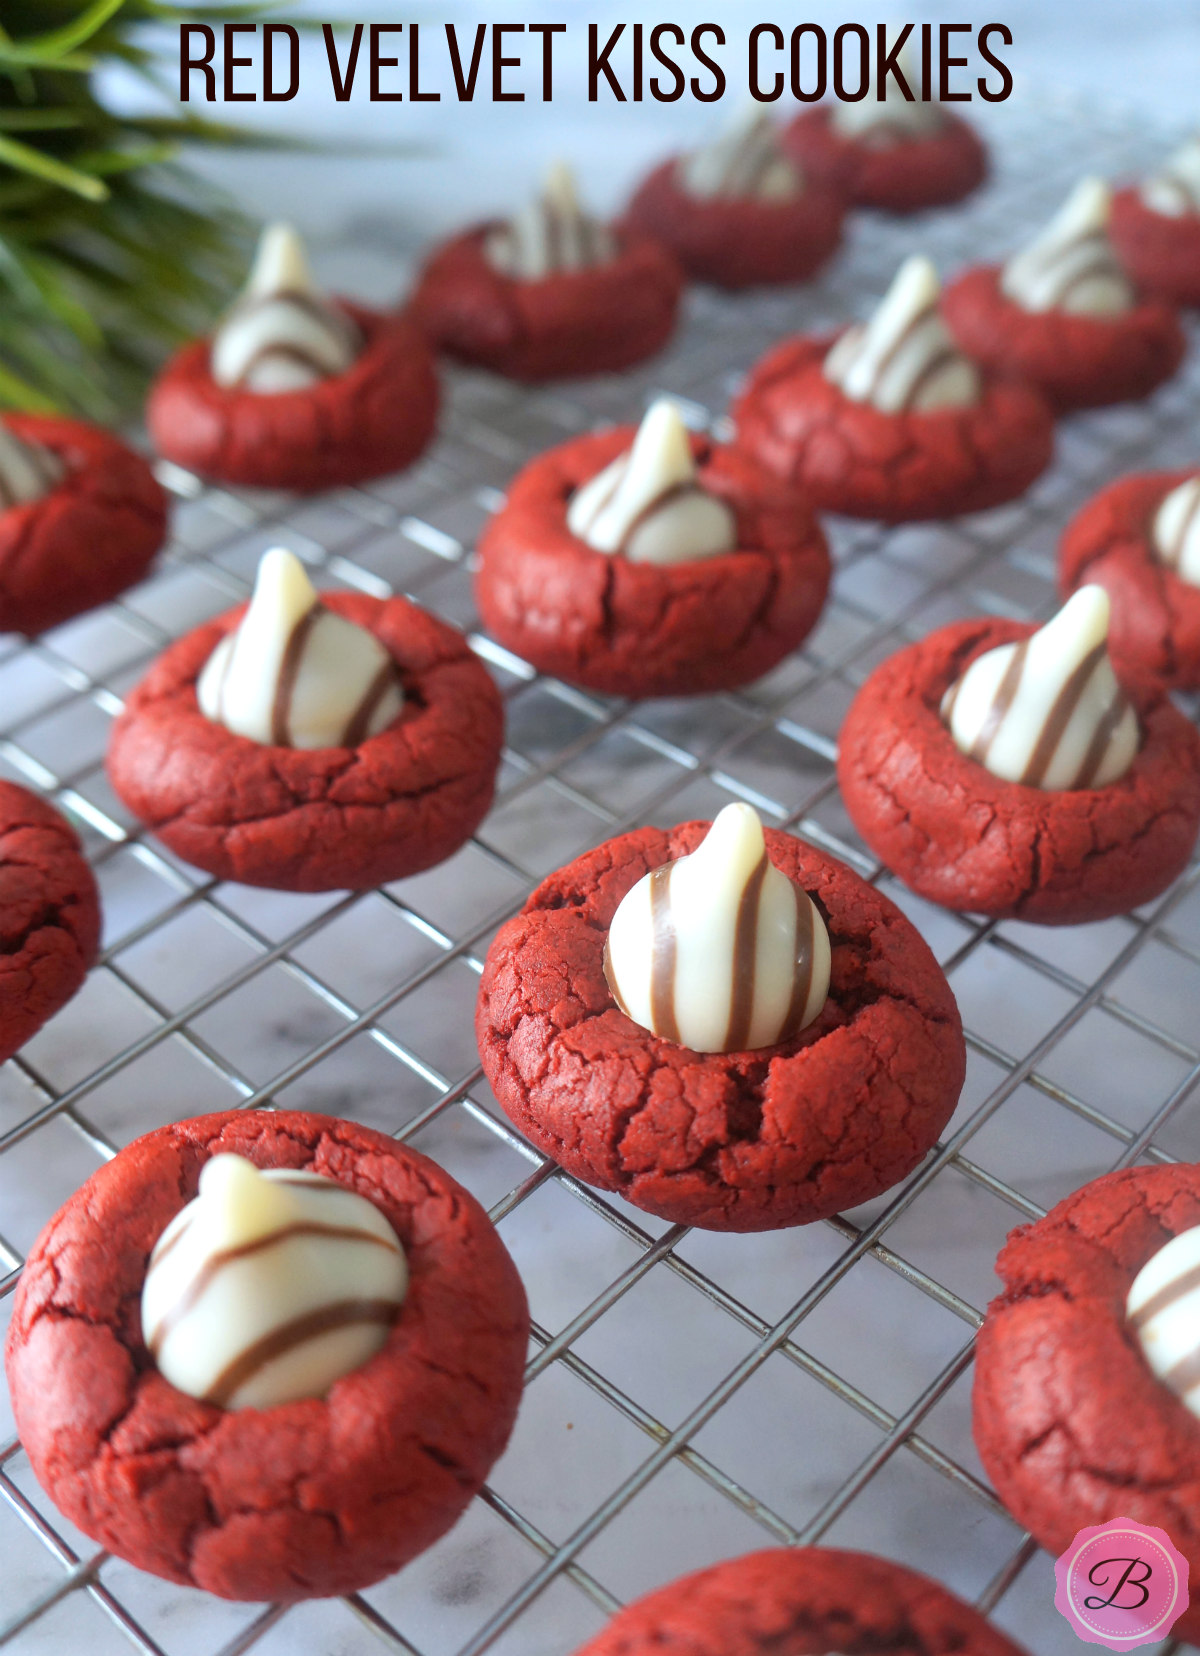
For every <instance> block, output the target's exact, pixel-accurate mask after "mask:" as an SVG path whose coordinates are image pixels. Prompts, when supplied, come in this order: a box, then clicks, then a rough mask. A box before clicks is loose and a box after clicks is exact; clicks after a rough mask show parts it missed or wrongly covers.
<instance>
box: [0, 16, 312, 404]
mask: <svg viewBox="0 0 1200 1656" xmlns="http://www.w3.org/2000/svg"><path fill="white" fill-rule="evenodd" d="M2 9H3V25H2V26H0V407H10V408H21V409H28V410H33V411H46V410H48V409H52V408H60V409H71V410H76V411H79V412H82V413H85V414H88V415H91V416H92V417H95V418H100V419H114V418H118V417H122V416H125V415H127V414H128V413H129V412H130V411H131V410H132V409H134V408H135V407H136V406H137V405H138V401H139V399H140V398H141V397H142V396H143V395H144V392H145V386H146V381H147V378H148V376H149V375H150V373H152V372H153V370H154V368H155V367H156V366H157V365H158V363H159V362H161V360H162V357H163V355H164V353H165V352H166V350H167V349H169V348H170V347H171V346H173V345H175V344H176V343H178V341H179V340H181V339H184V338H186V337H188V336H189V335H191V334H194V333H196V332H198V331H199V330H201V329H202V328H203V327H205V326H206V325H207V324H208V322H209V321H210V320H211V317H212V314H213V311H214V310H215V309H216V308H217V307H218V306H219V305H220V304H221V303H223V302H224V300H225V298H226V297H227V295H228V293H229V291H230V289H231V287H232V285H233V284H234V283H235V281H236V280H237V277H238V274H239V270H240V267H241V266H242V264H243V262H244V257H245V237H246V226H245V225H244V224H243V222H242V221H241V220H240V219H239V218H238V216H237V215H236V214H235V213H234V212H232V210H231V209H230V206H229V204H228V202H227V201H225V200H224V199H223V198H222V197H220V196H219V195H218V194H217V192H215V191H214V190H213V189H212V188H211V187H209V186H208V185H206V184H203V183H201V182H199V181H198V180H197V179H195V178H194V177H193V176H191V175H190V174H188V173H187V172H186V171H184V170H183V168H182V167H181V166H180V165H179V164H178V161H177V157H178V154H179V149H180V146H181V145H182V144H184V143H186V144H188V145H193V144H214V145H219V146H223V147H228V146H229V145H230V144H236V143H254V144H259V143H261V140H259V139H258V138H257V137H254V138H250V137H248V136H247V135H246V134H245V133H242V132H240V131H239V130H238V129H236V128H234V127H230V126H227V125H225V124H223V123H218V122H211V123H210V122H207V121H204V120H202V119H201V118H199V117H197V116H195V115H182V116H180V115H172V114H166V115H163V116H140V117H128V116H124V115H118V114H116V113H114V112H113V111H112V110H110V109H108V108H107V107H106V106H105V105H104V104H103V103H102V102H101V101H100V98H99V96H98V93H97V89H96V86H95V83H94V80H93V71H94V70H95V69H96V68H97V67H98V66H100V65H103V64H105V63H106V62H108V63H111V62H114V61H118V62H121V63H124V64H125V65H126V66H127V67H132V68H134V69H135V71H140V70H143V69H145V68H147V67H148V63H149V60H148V59H147V56H146V53H145V51H144V50H143V47H142V44H141V41H140V39H139V31H140V30H142V29H143V28H144V27H145V25H146V24H159V25H161V24H164V23H166V24H174V25H177V24H179V23H186V22H190V21H193V20H195V21H209V22H211V21H218V22H219V21H227V20H230V19H233V18H236V19H237V20H239V21H244V22H258V21H262V20H264V19H269V18H277V17H278V16H279V8H278V5H276V4H273V3H270V0H268V3H264V4H260V5H252V4H234V5H225V4H220V3H217V4H213V5H209V6H205V7H201V6H188V5H182V4H174V3H171V0H90V3H83V0H4V3H3V8H2Z"/></svg>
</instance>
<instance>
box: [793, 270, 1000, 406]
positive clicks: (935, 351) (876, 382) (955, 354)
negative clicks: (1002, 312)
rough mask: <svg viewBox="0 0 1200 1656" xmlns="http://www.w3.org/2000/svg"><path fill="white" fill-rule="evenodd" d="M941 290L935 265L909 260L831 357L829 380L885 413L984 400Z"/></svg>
mask: <svg viewBox="0 0 1200 1656" xmlns="http://www.w3.org/2000/svg"><path fill="white" fill-rule="evenodd" d="M941 294H942V289H941V284H940V283H939V281H938V277H937V271H936V270H935V269H934V267H933V265H932V264H931V263H930V261H929V260H928V259H926V258H924V257H922V256H921V255H920V254H916V253H914V254H913V255H912V257H911V258H908V259H905V261H904V263H903V264H902V265H901V266H900V269H899V270H898V271H897V272H896V275H895V277H894V278H893V280H892V285H891V287H890V288H889V289H888V290H887V293H886V294H885V295H884V297H883V299H882V301H881V302H880V304H879V307H878V309H877V310H876V312H875V314H874V316H872V318H871V320H870V321H869V322H868V323H866V324H865V325H863V324H861V323H860V324H859V325H858V326H856V327H852V328H847V329H846V331H845V333H844V334H842V335H841V337H840V338H839V339H838V340H837V341H836V342H835V343H834V345H833V348H832V349H831V350H830V351H829V353H828V355H827V356H826V358H825V364H824V373H825V378H826V379H827V380H830V381H831V382H832V383H833V384H834V385H837V386H840V387H841V389H842V391H843V392H844V393H845V395H846V396H847V397H849V398H850V399H851V401H853V402H863V403H870V404H871V405H872V406H873V407H874V408H878V409H880V410H881V411H882V412H883V413H885V414H898V413H900V412H901V411H903V410H905V409H913V410H916V411H917V412H920V413H932V412H933V411H935V410H936V409H939V408H964V407H967V406H969V405H970V404H972V403H977V402H978V401H979V394H980V390H981V381H980V377H979V370H978V368H976V366H975V364H974V363H973V362H972V361H971V360H970V359H969V358H968V357H965V356H963V354H962V352H961V351H960V350H959V349H958V347H957V346H956V345H955V343H954V341H953V339H951V337H950V332H949V329H948V328H947V327H946V324H945V323H944V322H943V321H942V318H941V314H940V312H939V310H938V301H939V299H940V298H941Z"/></svg>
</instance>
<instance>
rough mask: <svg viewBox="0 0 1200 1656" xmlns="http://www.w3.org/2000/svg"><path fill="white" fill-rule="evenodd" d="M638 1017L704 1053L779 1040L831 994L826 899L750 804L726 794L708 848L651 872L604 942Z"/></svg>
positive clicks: (617, 991)
mask: <svg viewBox="0 0 1200 1656" xmlns="http://www.w3.org/2000/svg"><path fill="white" fill-rule="evenodd" d="M604 969H605V973H606V975H607V977H608V983H609V987H610V988H611V990H612V992H613V996H614V998H615V1000H616V1002H617V1004H618V1006H619V1007H620V1008H621V1010H622V1011H623V1012H624V1013H625V1014H626V1016H628V1017H630V1018H632V1019H633V1021H634V1023H637V1024H641V1026H642V1028H643V1029H648V1030H650V1031H651V1033H652V1034H655V1035H661V1036H663V1037H665V1038H666V1039H667V1040H670V1041H675V1042H677V1043H678V1044H679V1045H680V1046H685V1047H690V1048H691V1049H692V1051H693V1052H747V1051H753V1050H755V1049H756V1048H759V1047H768V1046H774V1045H775V1043H776V1042H777V1041H781V1040H785V1039H789V1038H790V1037H791V1036H793V1035H795V1034H797V1033H798V1032H799V1031H800V1030H801V1029H803V1028H805V1027H806V1026H807V1025H808V1024H810V1023H811V1022H812V1021H813V1019H814V1018H815V1017H817V1015H818V1014H819V1013H820V1011H821V1008H822V1007H823V1006H824V1005H825V1000H826V997H827V995H828V993H829V971H830V949H829V934H828V932H827V931H826V930H825V922H824V920H822V918H821V915H820V913H819V912H818V910H817V908H816V906H815V904H814V903H813V902H812V899H811V898H810V897H808V895H807V894H806V893H805V892H803V891H801V890H800V889H799V887H798V886H795V885H793V883H792V881H791V880H789V879H788V877H787V875H786V874H783V873H782V872H781V871H780V870H779V869H778V868H776V867H775V865H774V863H773V862H772V861H771V860H770V858H769V857H768V855H767V849H766V845H765V843H764V840H763V830H762V823H761V822H760V821H759V820H758V817H757V815H756V814H755V812H754V811H753V810H752V809H751V807H750V806H749V805H726V807H725V809H724V810H723V811H721V812H719V813H718V815H717V817H716V820H715V821H714V822H713V825H712V827H711V828H710V829H709V831H708V833H707V834H706V835H705V837H704V839H703V840H702V841H701V842H700V844H699V845H698V846H697V847H696V849H695V850H694V851H693V852H692V853H691V854H690V855H689V856H686V857H680V858H678V859H677V860H676V861H675V862H672V863H666V864H664V866H663V867H662V868H656V869H655V870H654V871H653V872H652V873H650V874H647V875H646V876H645V877H644V878H643V879H641V880H639V881H638V883H637V884H636V885H635V886H634V887H633V889H632V890H631V891H629V892H627V893H626V895H625V896H624V897H623V898H622V900H621V902H620V904H619V906H618V908H617V912H616V913H615V914H614V915H613V918H612V924H611V926H610V927H609V931H608V943H607V945H606V947H605V951H604Z"/></svg>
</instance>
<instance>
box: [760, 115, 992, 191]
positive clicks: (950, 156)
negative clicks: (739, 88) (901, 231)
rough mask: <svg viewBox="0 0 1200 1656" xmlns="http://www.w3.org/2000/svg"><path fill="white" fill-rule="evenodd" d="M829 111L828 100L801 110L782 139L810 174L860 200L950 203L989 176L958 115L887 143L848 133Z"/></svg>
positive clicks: (979, 145)
mask: <svg viewBox="0 0 1200 1656" xmlns="http://www.w3.org/2000/svg"><path fill="white" fill-rule="evenodd" d="M943 113H945V112H943ZM829 117H830V110H829V108H828V107H827V106H824V105H818V106H817V107H816V108H813V109H806V110H803V111H802V112H801V113H800V114H799V115H797V116H796V119H795V120H794V121H792V123H791V124H790V125H789V126H787V127H785V128H784V130H783V144H784V147H785V149H787V150H788V151H790V153H791V154H792V155H794V156H795V157H796V159H797V161H799V163H800V165H801V166H802V167H803V168H804V170H805V172H806V173H807V174H808V175H809V176H810V177H812V178H813V179H814V180H817V181H819V182H821V183H823V184H826V185H828V186H830V187H831V188H833V189H836V190H839V191H840V192H841V193H842V195H844V196H845V198H846V199H847V201H851V202H853V203H854V204H855V205H856V206H859V207H881V208H883V210H884V211H885V212H888V213H916V212H919V211H920V210H921V209H922V208H923V207H946V206H949V205H950V203H951V202H954V201H961V200H962V198H963V197H964V196H967V195H970V193H971V191H972V190H976V189H978V188H979V186H980V184H982V183H983V181H984V179H985V178H986V177H987V170H988V163H987V151H986V150H985V148H984V146H983V142H982V140H981V139H980V138H979V137H977V136H976V133H975V131H974V129H973V128H972V127H969V126H968V125H967V123H966V122H965V121H964V120H961V119H960V118H959V117H958V116H957V115H950V114H945V120H944V124H943V126H942V129H941V131H940V132H935V133H933V134H932V135H930V136H926V137H918V138H901V139H898V140H897V141H896V142H894V143H888V144H880V143H871V142H869V141H868V140H866V139H863V138H845V137H843V136H842V135H841V134H840V133H839V132H838V131H837V129H836V128H835V127H834V126H833V124H832V123H831V121H830V118H829Z"/></svg>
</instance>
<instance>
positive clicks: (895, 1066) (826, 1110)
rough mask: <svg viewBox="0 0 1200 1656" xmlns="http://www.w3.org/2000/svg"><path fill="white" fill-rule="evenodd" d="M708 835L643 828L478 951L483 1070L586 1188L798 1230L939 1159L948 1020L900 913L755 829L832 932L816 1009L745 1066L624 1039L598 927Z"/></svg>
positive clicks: (945, 999) (611, 845)
mask: <svg viewBox="0 0 1200 1656" xmlns="http://www.w3.org/2000/svg"><path fill="white" fill-rule="evenodd" d="M707 829H708V824H707V823H703V822H688V823H683V824H681V825H680V826H679V827H677V828H673V829H671V830H669V831H668V830H664V829H659V828H639V829H637V830H636V831H635V832H634V833H631V834H623V835H621V837H620V838H618V839H614V840H610V841H609V842H608V843H607V844H605V845H601V846H599V847H598V848H597V849H596V850H594V851H589V852H587V853H586V854H585V855H584V856H582V857H580V858H579V859H578V860H577V861H575V862H573V863H571V864H569V865H568V866H567V867H566V868H562V869H560V870H559V871H558V872H557V873H556V874H552V875H551V876H550V878H549V879H547V880H545V881H543V882H542V884H541V885H540V886H539V887H538V889H537V890H536V891H535V892H534V893H533V895H532V896H531V897H530V898H529V901H528V902H527V903H526V905H525V907H524V909H523V910H522V911H521V913H520V914H519V915H517V916H516V917H515V918H514V919H512V920H510V921H509V922H508V923H507V924H506V925H505V926H503V927H502V928H501V930H500V932H499V933H498V934H497V936H496V939H495V941H494V942H493V944H492V946H491V948H490V950H489V951H488V957H487V961H486V963H485V966H484V972H483V978H482V981H481V983H480V988H479V1002H478V1006H477V1008H476V1014H475V1032H476V1035H477V1037H478V1041H479V1052H480V1057H481V1059H482V1061H483V1067H484V1071H485V1072H486V1074H487V1077H488V1080H489V1081H490V1082H491V1084H492V1087H493V1090H494V1091H495V1094H496V1097H497V1098H498V1099H499V1101H500V1104H501V1106H502V1107H503V1108H504V1109H505V1110H506V1111H507V1113H508V1114H509V1116H511V1118H512V1120H513V1121H514V1122H515V1123H516V1125H517V1126H518V1127H519V1128H520V1129H521V1131H522V1132H523V1133H524V1134H525V1135H526V1137H527V1138H529V1139H530V1140H531V1141H532V1143H533V1144H534V1145H536V1146H537V1148H538V1149H539V1150H541V1151H542V1152H543V1153H544V1154H545V1155H547V1156H551V1157H552V1158H553V1159H554V1160H555V1161H557V1162H558V1163H560V1165H561V1166H563V1167H565V1168H566V1169H567V1171H568V1172H569V1173H573V1174H574V1175H575V1176H576V1177H577V1178H580V1179H583V1180H585V1181H586V1182H587V1183H588V1184H592V1185H597V1186H599V1188H600V1189H602V1190H615V1191H618V1192H619V1193H620V1194H621V1195H622V1196H624V1197H625V1199H626V1200H627V1201H630V1202H632V1203H634V1205H635V1206H637V1207H640V1208H645V1209H646V1211H647V1212H649V1213H656V1214H658V1215H659V1216H660V1217H661V1218H664V1219H670V1220H673V1221H677V1222H680V1223H683V1224H690V1225H701V1226H704V1227H705V1228H707V1229H710V1230H725V1231H751V1230H771V1229H776V1228H778V1227H780V1226H783V1225H799V1224H806V1223H808V1222H809V1221H810V1220H813V1219H823V1218H826V1217H827V1216H828V1215H830V1214H832V1213H837V1212H839V1211H840V1210H842V1209H845V1208H850V1207H854V1206H855V1205H856V1204H857V1203H859V1202H865V1201H868V1200H869V1199H870V1198H871V1197H873V1196H878V1195H879V1194H880V1192H881V1191H884V1190H887V1189H888V1188H889V1187H890V1186H892V1185H894V1184H896V1183H897V1182H898V1181H899V1180H900V1179H903V1178H904V1177H905V1176H906V1175H907V1174H908V1173H911V1172H912V1170H913V1168H914V1167H915V1166H916V1165H917V1163H918V1162H919V1161H920V1160H921V1158H922V1157H923V1156H924V1155H925V1153H926V1151H927V1150H928V1149H929V1148H930V1146H931V1145H932V1144H933V1143H934V1142H935V1141H936V1139H937V1136H938V1134H939V1133H940V1132H941V1130H942V1128H943V1127H944V1126H945V1124H946V1122H947V1121H948V1120H949V1118H950V1115H951V1113H952V1112H953V1110H954V1106H955V1104H956V1103H957V1101H958V1094H959V1090H960V1088H961V1086H962V1080H963V1072H964V1062H965V1059H964V1047H963V1037H962V1024H961V1022H960V1019H959V1016H958V1008H957V1007H956V1005H955V1002H954V996H953V995H952V994H951V993H950V988H949V985H948V984H947V982H946V979H945V978H944V977H943V975H942V973H941V971H940V970H939V968H938V965H937V962H936V961H935V960H934V958H933V956H932V954H931V953H930V952H929V949H928V947H927V946H926V944H925V942H924V941H923V939H922V938H921V937H920V935H919V934H918V933H917V931H916V930H915V929H914V927H913V926H911V925H910V924H909V922H908V921H907V920H906V919H905V918H904V916H903V915H902V914H901V913H900V911H899V909H897V908H896V907H895V905H894V904H892V903H890V902H888V900H887V898H886V897H882V896H880V894H879V893H878V892H877V891H875V890H874V889H873V888H872V887H871V886H868V885H867V884H866V883H865V882H864V881H863V880H860V879H859V878H858V876H857V875H856V874H854V873H852V872H851V870H850V869H848V868H846V867H845V865H844V864H842V863H839V862H835V861H834V860H833V858H831V857H828V856H826V855H824V853H822V852H820V851H817V850H815V849H814V848H813V847H812V846H811V845H806V844H805V843H804V842H803V841H802V840H798V839H794V838H793V837H792V836H791V835H789V834H783V833H780V832H778V831H777V830H774V829H767V830H766V842H767V851H768V854H769V856H770V858H771V861H772V862H773V863H774V864H775V866H776V867H777V868H780V869H782V870H783V872H784V873H785V874H786V875H787V876H788V878H789V879H791V880H793V881H796V882H797V883H798V884H800V885H801V886H803V887H804V889H805V890H806V891H807V892H808V893H809V895H810V896H811V897H812V899H813V901H814V902H815V903H816V905H817V906H818V908H819V909H820V911H821V914H822V916H823V918H824V920H825V923H826V926H827V928H828V931H829V938H830V942H831V944H832V947H833V966H832V973H831V978H830V987H829V997H828V1000H827V1001H826V1004H825V1007H824V1010H823V1011H822V1012H821V1013H820V1015H819V1016H818V1017H817V1018H816V1020H815V1021H814V1022H813V1023H811V1024H810V1025H809V1026H808V1027H807V1028H806V1029H804V1030H802V1031H801V1033H800V1034H799V1035H797V1036H794V1037H793V1038H792V1039H790V1040H788V1041H784V1042H782V1043H781V1044H779V1045H777V1046H774V1047H766V1048H763V1049H761V1050H759V1051H752V1052H711V1053H697V1052H692V1051H690V1050H689V1049H688V1048H687V1047H683V1046H677V1045H676V1044H675V1043H674V1042H672V1041H668V1040H664V1039H661V1038H660V1037H658V1036H655V1035H652V1034H650V1033H649V1031H648V1030H645V1029H643V1028H641V1027H640V1026H639V1025H638V1024H635V1023H634V1022H633V1021H632V1020H631V1019H630V1018H627V1017H626V1016H625V1014H624V1013H623V1012H621V1011H619V1010H618V1008H617V1005H616V1002H615V1001H614V999H613V996H612V993H611V991H610V989H609V985H608V981H607V979H606V977H605V972H604V962H603V955H604V945H605V939H606V937H607V933H608V927H609V925H610V923H611V921H612V917H613V914H614V913H615V912H616V908H617V905H618V903H619V902H620V901H621V899H622V897H624V896H625V894H626V892H627V891H629V890H630V889H631V887H632V886H634V885H635V884H636V883H637V881H638V880H640V879H641V878H642V876H643V875H645V874H647V873H649V872H650V871H651V870H652V869H654V868H657V867H659V866H660V865H661V864H663V863H666V862H669V861H673V860H674V859H675V858H677V857H680V856H683V855H685V854H686V853H688V852H690V851H692V850H694V849H695V847H696V846H697V845H698V844H699V843H700V841H701V839H702V838H703V837H704V835H705V833H706V832H707Z"/></svg>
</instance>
